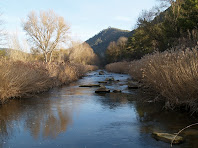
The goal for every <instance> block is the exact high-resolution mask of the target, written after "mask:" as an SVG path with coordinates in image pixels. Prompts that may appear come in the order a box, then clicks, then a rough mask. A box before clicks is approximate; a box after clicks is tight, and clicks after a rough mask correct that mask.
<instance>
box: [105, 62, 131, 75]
mask: <svg viewBox="0 0 198 148" xmlns="http://www.w3.org/2000/svg"><path fill="white" fill-rule="evenodd" d="M105 69H106V70H107V71H110V72H115V73H128V71H129V62H116V63H111V64H108V65H106V67H105Z"/></svg>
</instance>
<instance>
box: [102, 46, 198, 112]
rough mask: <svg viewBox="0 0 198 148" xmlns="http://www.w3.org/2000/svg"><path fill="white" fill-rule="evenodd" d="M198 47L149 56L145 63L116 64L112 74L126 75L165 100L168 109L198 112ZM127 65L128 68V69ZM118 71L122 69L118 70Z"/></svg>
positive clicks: (144, 59) (146, 57)
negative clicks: (121, 73) (184, 108)
mask: <svg viewBox="0 0 198 148" xmlns="http://www.w3.org/2000/svg"><path fill="white" fill-rule="evenodd" d="M197 50H198V47H197V46H196V47H195V48H193V49H185V50H179V51H178V50H177V51H174V50H172V51H165V52H163V53H158V52H157V53H154V54H152V55H146V56H144V57H143V58H142V59H141V60H137V61H132V62H128V64H127V63H126V62H124V63H121V62H118V63H112V64H109V65H107V66H106V69H107V70H109V71H111V72H120V70H122V71H121V72H126V71H127V73H129V74H130V75H131V76H132V78H134V79H136V80H137V81H140V82H142V83H143V84H144V85H145V86H148V87H149V88H151V89H152V90H154V91H155V92H157V93H158V94H160V96H161V97H158V99H164V100H165V102H166V106H167V107H171V108H173V107H176V106H180V105H182V106H183V105H185V106H186V107H187V108H190V109H191V110H192V111H198V108H197V101H198V51H197ZM124 65H127V66H124ZM117 67H122V69H120V68H119V70H117V69H116V68H117Z"/></svg>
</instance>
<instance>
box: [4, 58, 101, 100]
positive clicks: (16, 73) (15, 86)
mask: <svg viewBox="0 0 198 148" xmlns="http://www.w3.org/2000/svg"><path fill="white" fill-rule="evenodd" d="M96 68H97V67H96V66H91V65H79V64H72V63H64V62H62V63H57V62H56V63H51V64H46V63H42V62H22V61H12V60H5V59H1V60H0V103H5V102H6V101H7V100H9V99H10V98H16V97H27V96H32V95H34V94H37V93H40V92H43V91H47V90H49V89H50V88H52V87H55V86H60V85H63V84H68V83H71V82H72V81H75V80H77V79H79V78H80V77H82V76H83V75H84V74H85V73H86V72H88V71H91V70H95V69H96Z"/></svg>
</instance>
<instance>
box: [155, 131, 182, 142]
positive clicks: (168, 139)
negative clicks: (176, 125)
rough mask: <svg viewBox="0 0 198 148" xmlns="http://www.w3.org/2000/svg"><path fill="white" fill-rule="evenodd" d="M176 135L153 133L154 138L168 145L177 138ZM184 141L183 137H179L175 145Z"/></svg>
mask: <svg viewBox="0 0 198 148" xmlns="http://www.w3.org/2000/svg"><path fill="white" fill-rule="evenodd" d="M175 136H176V135H175V134H169V133H157V132H153V133H152V137H153V138H155V139H156V140H160V141H164V142H166V143H171V142H172V140H173V139H174V138H175ZM183 141H184V138H183V137H181V136H177V137H176V138H175V140H174V141H173V144H180V143H182V142H183Z"/></svg>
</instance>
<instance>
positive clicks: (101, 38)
mask: <svg viewBox="0 0 198 148" xmlns="http://www.w3.org/2000/svg"><path fill="white" fill-rule="evenodd" d="M132 34H133V32H131V31H128V30H121V29H117V28H111V27H109V28H107V29H104V30H102V31H101V32H99V33H98V34H97V35H95V36H94V37H92V38H90V39H88V40H87V41H86V43H88V44H89V45H90V46H91V47H92V48H93V50H94V52H95V53H96V54H97V55H98V56H99V57H104V56H105V51H106V49H107V47H108V45H109V43H110V42H113V41H117V40H118V39H119V38H120V37H122V36H124V37H130V36H132Z"/></svg>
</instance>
